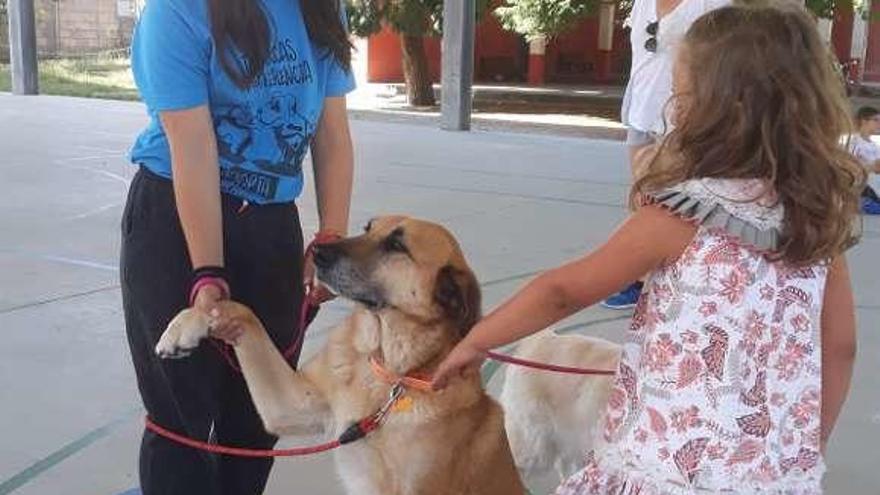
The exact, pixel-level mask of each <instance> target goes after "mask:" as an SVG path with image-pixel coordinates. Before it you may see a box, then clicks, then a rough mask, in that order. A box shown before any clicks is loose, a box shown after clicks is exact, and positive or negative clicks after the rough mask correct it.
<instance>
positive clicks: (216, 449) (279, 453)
mask: <svg viewBox="0 0 880 495" xmlns="http://www.w3.org/2000/svg"><path fill="white" fill-rule="evenodd" d="M144 421H145V422H146V424H147V429H148V430H150V431H152V432H153V433H155V434H157V435H159V436H160V437H165V438H167V439H168V440H171V441H174V442H177V443H179V444H181V445H185V446H187V447H191V448H194V449H198V450H204V451H206V452H211V453H213V454H224V455H232V456H237V457H292V456H303V455H309V454H317V453H320V452H326V451H328V450H333V449H335V448H337V447H339V446H340V445H342V444H341V443H339V440H338V439H337V440H333V441H332V442H327V443H322V444H320V445H315V446H313V447H300V448H295V449H283V450H263V449H245V448H239V447H228V446H225V445H217V444H213V443H208V442H202V441H199V440H194V439H192V438H189V437H186V436H183V435H180V434H178V433H174V432H173V431H171V430H167V429H165V428H163V427H161V426H159V425H157V424H156V423H154V422H153V421H152V420H150V418H149V417H147V418H145V419H144Z"/></svg>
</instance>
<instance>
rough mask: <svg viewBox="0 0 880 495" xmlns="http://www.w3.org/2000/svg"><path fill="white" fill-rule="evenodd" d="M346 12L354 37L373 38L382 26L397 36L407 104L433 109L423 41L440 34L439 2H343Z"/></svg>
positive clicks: (422, 0) (414, 0)
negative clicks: (388, 27) (401, 56)
mask: <svg viewBox="0 0 880 495" xmlns="http://www.w3.org/2000/svg"><path fill="white" fill-rule="evenodd" d="M346 11H347V13H348V22H349V28H350V30H351V32H352V33H354V34H355V35H357V36H361V37H367V36H370V35H373V34H376V33H378V32H379V31H380V30H381V29H382V26H383V25H385V24H387V25H388V26H390V27H391V29H392V30H393V31H394V32H395V33H397V34H398V35H399V37H400V46H401V49H402V51H403V74H404V78H405V79H406V95H407V102H408V103H409V104H410V105H419V106H432V105H434V103H435V100H434V88H433V85H432V83H431V74H430V72H429V70H428V58H427V56H426V55H425V44H424V38H425V36H436V35H438V34H439V33H440V30H441V26H442V25H443V0H346Z"/></svg>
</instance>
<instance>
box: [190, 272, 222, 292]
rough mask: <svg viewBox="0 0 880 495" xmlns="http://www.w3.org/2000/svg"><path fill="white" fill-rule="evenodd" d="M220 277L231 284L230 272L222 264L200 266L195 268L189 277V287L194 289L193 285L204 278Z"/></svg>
mask: <svg viewBox="0 0 880 495" xmlns="http://www.w3.org/2000/svg"><path fill="white" fill-rule="evenodd" d="M207 277H210V278H219V279H221V280H223V281H224V282H226V285H229V273H228V272H227V271H226V268H223V267H222V266H200V267H198V268H196V269H195V270H193V272H192V275H190V279H189V289H190V291H192V288H193V286H194V285H195V284H196V282H198V281H199V279H202V278H207Z"/></svg>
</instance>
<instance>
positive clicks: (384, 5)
mask: <svg viewBox="0 0 880 495" xmlns="http://www.w3.org/2000/svg"><path fill="white" fill-rule="evenodd" d="M451 1H461V0H451ZM488 4H489V0H477V18H478V19H479V18H480V17H481V16H482V14H483V13H484V12H485V11H486V8H487V6H488ZM345 10H346V13H347V14H348V25H349V29H350V30H351V32H352V33H354V34H355V35H357V36H360V37H366V36H370V35H371V34H375V33H378V32H379V31H380V30H381V29H382V25H383V24H387V25H388V26H390V27H391V29H392V30H394V32H396V33H400V34H407V35H411V36H436V35H439V34H440V33H441V31H442V30H443V0H345Z"/></svg>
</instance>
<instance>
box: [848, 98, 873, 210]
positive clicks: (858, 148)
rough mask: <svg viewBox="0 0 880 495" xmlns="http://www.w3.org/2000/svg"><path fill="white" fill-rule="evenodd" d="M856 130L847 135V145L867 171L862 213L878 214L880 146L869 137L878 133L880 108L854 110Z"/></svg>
mask: <svg viewBox="0 0 880 495" xmlns="http://www.w3.org/2000/svg"><path fill="white" fill-rule="evenodd" d="M855 120H856V132H855V133H853V134H850V135H848V136H847V147H848V148H849V152H850V153H852V154H853V156H855V157H856V158H857V159H858V160H859V161H860V162H861V163H862V165H863V166H864V167H865V169H866V170H867V171H868V185H867V186H866V187H865V191H864V192H863V193H862V213H865V214H868V215H880V197H878V196H877V191H878V190H880V146H878V145H877V144H876V143H875V142H874V141H872V140H871V137H872V136H874V135H876V134H878V133H880V110H877V109H876V108H874V107H861V108H859V110H858V112H856V119H855Z"/></svg>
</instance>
